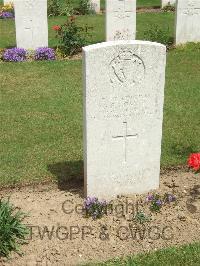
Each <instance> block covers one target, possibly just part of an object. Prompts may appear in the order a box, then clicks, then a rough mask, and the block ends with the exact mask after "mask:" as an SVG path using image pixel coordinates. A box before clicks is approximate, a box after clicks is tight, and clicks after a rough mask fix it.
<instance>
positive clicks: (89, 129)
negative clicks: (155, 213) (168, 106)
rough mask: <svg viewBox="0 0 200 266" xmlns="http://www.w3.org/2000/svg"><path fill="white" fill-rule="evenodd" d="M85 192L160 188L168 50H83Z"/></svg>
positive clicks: (143, 46)
mask: <svg viewBox="0 0 200 266" xmlns="http://www.w3.org/2000/svg"><path fill="white" fill-rule="evenodd" d="M83 58H84V63H83V73H84V169H85V178H84V180H85V193H86V195H87V196H98V197H99V198H105V199H109V198H112V197H115V196H117V195H119V194H132V193H143V192H147V191H149V190H150V189H155V188H158V186H159V173H160V153H161V138H162V120H163V100H164V82H165V61H166V48H165V46H164V45H161V44H158V43H151V42H144V41H115V42H107V43H101V44H95V45H91V46H88V47H85V48H83Z"/></svg>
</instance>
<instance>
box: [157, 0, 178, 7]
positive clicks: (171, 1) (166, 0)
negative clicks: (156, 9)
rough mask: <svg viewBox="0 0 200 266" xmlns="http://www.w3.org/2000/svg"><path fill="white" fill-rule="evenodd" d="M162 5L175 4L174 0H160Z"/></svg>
mask: <svg viewBox="0 0 200 266" xmlns="http://www.w3.org/2000/svg"><path fill="white" fill-rule="evenodd" d="M161 2H162V3H161V4H162V7H165V6H167V5H175V4H176V0H161Z"/></svg>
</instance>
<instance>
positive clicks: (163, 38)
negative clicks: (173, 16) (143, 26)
mask: <svg viewBox="0 0 200 266" xmlns="http://www.w3.org/2000/svg"><path fill="white" fill-rule="evenodd" d="M144 40H147V41H152V42H158V43H162V44H164V45H166V46H167V47H169V46H170V45H172V44H173V38H172V37H171V36H170V31H169V27H167V28H163V27H159V26H158V25H154V26H152V27H151V28H150V29H148V30H146V31H145V32H144Z"/></svg>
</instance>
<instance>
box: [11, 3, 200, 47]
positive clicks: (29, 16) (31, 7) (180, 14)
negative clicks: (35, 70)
mask: <svg viewBox="0 0 200 266" xmlns="http://www.w3.org/2000/svg"><path fill="white" fill-rule="evenodd" d="M90 1H91V6H92V8H93V9H94V10H95V12H99V11H100V0H90ZM168 2H169V1H168ZM172 2H173V1H171V3H172ZM14 5H15V24H16V40H17V46H18V47H22V48H25V49H35V48H37V47H44V46H48V22H47V0H37V1H35V0H24V1H22V0H14ZM176 9H177V10H176V38H175V40H176V44H181V43H186V42H198V41H200V1H199V0H177V8H176ZM135 35H136V0H107V1H106V40H107V41H115V40H134V39H135Z"/></svg>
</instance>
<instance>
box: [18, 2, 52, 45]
mask: <svg viewBox="0 0 200 266" xmlns="http://www.w3.org/2000/svg"><path fill="white" fill-rule="evenodd" d="M14 6H15V26H16V40H17V47H20V48H25V49H36V48H38V47H46V46H48V23H47V0H24V1H21V0H14Z"/></svg>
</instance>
